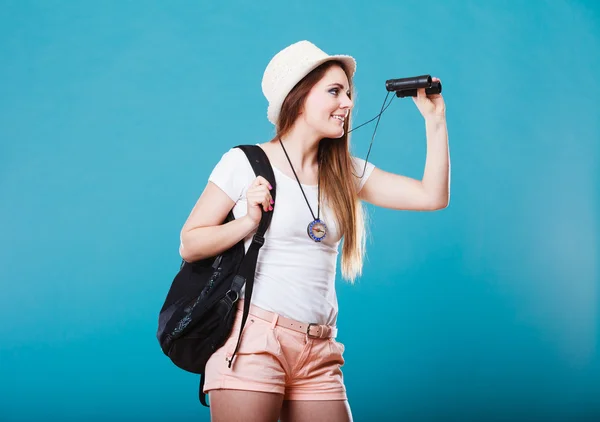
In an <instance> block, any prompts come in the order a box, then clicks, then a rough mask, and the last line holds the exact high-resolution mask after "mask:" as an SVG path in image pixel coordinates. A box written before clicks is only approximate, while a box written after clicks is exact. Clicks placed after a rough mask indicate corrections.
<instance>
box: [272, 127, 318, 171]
mask: <svg viewBox="0 0 600 422" xmlns="http://www.w3.org/2000/svg"><path fill="white" fill-rule="evenodd" d="M299 120H300V119H299ZM296 123H300V122H296ZM279 139H281V142H282V143H283V146H284V147H285V150H286V151H287V154H288V156H289V157H290V161H291V162H292V164H293V166H294V169H295V170H296V171H300V172H306V171H310V170H311V169H314V168H315V167H316V166H317V165H318V163H317V153H318V151H319V141H320V140H321V139H322V137H321V136H318V134H316V133H314V132H313V131H310V130H307V129H306V128H304V127H302V126H301V124H296V125H294V127H293V128H292V129H291V130H290V131H289V132H288V133H286V135H285V136H283V137H281V138H276V139H275V142H276V143H278V144H279ZM278 147H279V148H280V149H281V146H280V145H279V146H278ZM282 153H283V150H282Z"/></svg>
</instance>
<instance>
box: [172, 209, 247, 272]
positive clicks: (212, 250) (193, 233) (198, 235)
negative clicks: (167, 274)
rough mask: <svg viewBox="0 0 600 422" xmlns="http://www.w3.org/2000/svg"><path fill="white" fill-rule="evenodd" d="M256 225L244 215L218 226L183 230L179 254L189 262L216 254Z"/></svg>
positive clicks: (245, 234)
mask: <svg viewBox="0 0 600 422" xmlns="http://www.w3.org/2000/svg"><path fill="white" fill-rule="evenodd" d="M256 227H258V226H257V225H256V224H254V222H253V221H252V220H250V219H249V218H247V217H246V216H244V217H242V218H239V219H236V220H233V221H230V222H228V223H226V224H221V225H218V226H211V227H198V228H195V229H192V230H185V231H182V232H181V245H180V247H179V254H180V255H181V257H182V258H183V259H184V260H185V261H187V262H195V261H198V260H200V259H204V258H209V257H211V256H216V255H218V254H220V253H221V252H224V251H226V250H227V249H229V248H231V247H232V246H233V245H235V244H236V243H238V242H239V241H240V240H242V239H244V238H245V237H246V236H248V235H249V234H250V233H251V232H252V231H253V230H254V229H256Z"/></svg>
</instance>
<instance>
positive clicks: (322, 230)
mask: <svg viewBox="0 0 600 422" xmlns="http://www.w3.org/2000/svg"><path fill="white" fill-rule="evenodd" d="M279 143H280V144H281V148H283V152H284V153H285V156H286V158H287V160H288V162H289V163H290V167H291V168H292V171H293V172H294V177H296V181H297V182H298V186H299V187H300V190H301V191H302V195H304V200H305V201H306V205H308V209H309V210H310V213H311V215H312V217H313V221H311V222H310V223H309V224H308V227H307V229H306V232H307V233H308V236H309V237H310V238H311V239H312V240H314V241H315V242H320V241H322V240H323V239H324V238H325V236H327V226H326V225H325V223H324V222H323V221H321V220H320V219H319V214H320V212H321V166H320V163H319V169H318V173H319V181H318V183H317V216H316V217H315V214H314V213H313V210H312V208H311V207H310V204H309V203H308V199H307V198H306V194H305V193H304V189H302V184H301V183H300V180H299V179H298V175H297V174H296V170H294V166H293V165H292V161H291V160H290V157H289V156H288V153H287V151H286V150H285V147H284V146H283V142H281V138H279Z"/></svg>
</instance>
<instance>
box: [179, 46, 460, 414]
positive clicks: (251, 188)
mask: <svg viewBox="0 0 600 422" xmlns="http://www.w3.org/2000/svg"><path fill="white" fill-rule="evenodd" d="M355 68H356V64H355V61H354V59H353V58H352V57H350V56H341V55H338V56H329V55H327V54H326V53H324V52H323V51H322V50H320V49H319V48H318V47H316V46H315V45H314V44H312V43H310V42H308V41H301V42H298V43H295V44H293V45H291V46H289V47H287V48H285V49H284V50H282V51H281V52H279V53H278V54H277V55H275V56H274V57H273V59H272V60H271V61H270V63H269V65H268V66H267V68H266V70H265V73H264V76H263V81H262V88H263V92H264V94H265V96H266V98H267V100H268V101H269V108H268V113H267V117H268V118H269V120H270V121H271V122H272V123H273V124H275V125H276V136H275V137H274V138H273V139H272V140H270V141H269V142H266V143H263V144H259V146H260V147H261V148H262V149H263V150H264V151H265V153H266V154H267V157H268V158H269V161H270V162H271V165H272V166H273V169H274V174H275V178H276V183H277V204H274V203H273V199H272V197H271V194H270V189H271V186H270V181H269V180H265V179H264V178H262V177H255V175H254V172H253V171H252V168H251V166H250V164H249V163H248V161H247V159H246V156H245V155H244V153H243V152H242V151H241V150H239V149H237V148H232V149H230V150H229V151H227V152H226V153H225V154H224V155H223V157H222V158H221V160H220V162H219V163H218V164H217V165H216V167H215V168H214V170H213V171H212V173H211V175H210V177H209V182H208V184H207V186H206V189H205V190H204V192H203V193H202V195H201V197H200V198H199V200H198V202H197V204H196V205H195V207H194V209H193V210H192V212H191V214H190V216H189V218H188V220H187V221H186V223H185V225H184V227H183V229H182V232H181V248H180V253H181V256H182V257H183V259H185V260H186V261H195V260H198V259H202V258H206V257H210V256H215V255H217V254H219V253H220V252H222V251H224V250H226V249H227V248H229V247H231V246H232V245H234V244H235V243H237V242H239V241H240V240H241V239H244V240H245V245H246V248H248V247H249V245H250V242H251V240H252V235H253V233H254V232H255V230H256V228H257V227H258V223H259V222H260V219H261V215H262V210H265V211H267V212H273V211H274V210H276V212H274V214H273V219H272V221H271V225H270V227H269V229H268V231H267V232H266V236H265V239H266V240H265V244H264V246H263V247H262V249H261V252H260V255H259V259H258V264H257V270H256V276H255V283H254V291H253V295H252V306H251V309H250V315H249V317H248V321H247V323H246V326H245V327H244V331H243V334H242V340H241V344H240V347H239V350H238V352H237V354H236V356H235V359H233V362H232V366H231V367H229V360H230V358H231V356H232V353H233V350H234V349H235V346H236V343H237V333H238V328H239V324H240V320H241V312H240V311H238V317H237V320H236V322H235V324H234V328H233V330H232V335H231V336H230V338H229V340H228V341H227V342H226V343H225V345H223V347H221V348H220V349H219V350H217V351H216V352H215V353H214V355H213V356H212V357H211V358H210V360H209V361H208V363H207V366H206V382H205V386H204V391H205V392H207V393H208V394H209V398H210V403H211V416H212V419H213V420H214V421H237V420H240V421H242V420H243V421H245V422H249V421H257V422H258V421H260V422H262V421H276V420H277V419H278V418H281V420H283V421H321V420H322V421H328V422H335V421H349V420H351V419H352V416H351V412H350V407H349V405H348V402H347V397H346V389H345V387H344V382H343V377H342V372H341V370H340V368H341V366H342V365H343V363H344V359H343V357H342V354H343V351H344V346H343V345H342V344H341V343H339V342H337V341H336V340H335V337H336V331H337V330H336V327H335V324H336V319H337V312H338V309H337V297H336V293H335V276H336V259H337V254H338V246H339V244H340V241H341V239H342V237H343V239H344V241H343V242H341V243H342V244H343V247H342V257H341V270H342V275H343V277H344V278H346V279H347V280H350V281H353V280H354V279H355V278H356V277H357V276H359V275H360V274H361V268H362V259H363V256H364V238H365V233H364V224H363V213H362V207H361V201H367V202H369V203H371V204H374V205H378V206H381V207H386V208H392V209H398V210H437V209H441V208H444V207H446V206H447V204H448V198H449V192H448V180H449V158H448V142H447V131H446V121H445V107H444V101H443V99H442V97H441V95H434V96H430V97H427V96H426V95H425V92H424V90H419V92H418V96H417V97H416V98H415V103H416V105H417V107H418V108H419V110H420V111H421V113H422V114H423V116H424V118H425V122H426V135H427V146H428V151H427V161H426V164H425V173H424V176H423V180H422V181H418V180H414V179H411V178H408V177H405V176H401V175H396V174H392V173H387V172H385V171H383V170H380V169H378V168H375V166H373V164H370V163H365V161H363V160H361V159H359V158H356V157H352V156H351V155H350V152H349V142H348V135H347V132H348V128H349V127H350V111H351V110H352V106H353V103H352V77H353V75H354V71H355ZM436 80H437V79H436ZM232 208H233V211H234V215H235V217H236V219H235V220H234V221H232V222H229V223H227V224H221V223H222V222H223V221H224V219H225V216H226V215H227V214H228V212H229V211H230V210H231V209H232ZM240 310H241V306H240Z"/></svg>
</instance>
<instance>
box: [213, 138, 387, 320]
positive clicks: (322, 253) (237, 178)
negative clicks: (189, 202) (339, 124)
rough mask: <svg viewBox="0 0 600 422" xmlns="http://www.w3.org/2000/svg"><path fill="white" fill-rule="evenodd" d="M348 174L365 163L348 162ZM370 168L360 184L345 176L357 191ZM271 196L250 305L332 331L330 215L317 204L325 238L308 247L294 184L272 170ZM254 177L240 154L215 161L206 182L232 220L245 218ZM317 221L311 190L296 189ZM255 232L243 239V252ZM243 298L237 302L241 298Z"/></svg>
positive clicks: (336, 239) (335, 235)
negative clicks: (226, 204) (225, 200)
mask: <svg viewBox="0 0 600 422" xmlns="http://www.w3.org/2000/svg"><path fill="white" fill-rule="evenodd" d="M352 159H353V164H354V174H356V175H361V174H362V173H363V169H364V165H365V161H364V160H362V159H360V158H357V157H352ZM374 168H375V166H374V165H373V164H371V163H367V168H366V171H365V173H364V176H363V177H362V179H359V178H358V177H355V176H351V177H352V178H353V179H354V180H355V181H356V186H357V188H358V190H360V189H361V188H362V187H363V185H364V183H365V182H366V181H367V178H368V177H369V176H370V175H371V172H372V171H373V169H374ZM273 173H274V174H275V183H276V184H277V187H276V189H277V195H276V199H275V205H274V206H273V208H274V209H273V211H271V212H273V217H272V220H271V224H270V226H269V228H268V229H267V231H266V233H265V243H264V245H263V246H262V247H261V249H260V252H259V254H258V261H257V265H256V274H255V278H254V289H253V291H252V304H254V305H256V306H259V307H261V308H263V309H266V310H269V311H271V312H275V313H278V314H280V315H282V316H285V317H288V318H292V319H295V320H297V321H301V322H307V323H316V324H330V325H335V323H336V320H337V313H338V303H337V295H336V291H335V276H336V262H337V255H338V246H339V243H340V239H341V236H340V234H339V232H338V228H337V227H336V224H335V221H334V219H333V216H334V214H333V211H332V210H331V209H330V208H329V207H328V206H327V204H323V203H321V212H320V219H321V220H322V221H324V222H325V224H326V225H327V236H326V237H325V239H323V241H321V242H315V241H313V240H312V239H311V238H310V237H309V236H308V233H307V227H308V224H309V223H310V222H312V221H313V217H312V214H311V212H310V210H309V209H308V206H307V204H306V200H305V199H304V196H303V195H302V192H301V191H300V187H299V186H298V182H297V181H296V179H295V178H293V179H292V178H291V177H289V176H287V175H286V174H284V173H282V172H281V171H280V170H279V169H277V168H276V167H273ZM255 178H256V175H255V174H254V171H253V170H252V166H251V165H250V163H249V162H248V159H247V157H246V155H245V154H244V152H243V151H242V150H240V149H239V148H231V149H230V150H229V151H227V152H226V153H225V154H223V156H222V157H221V160H220V161H219V163H218V164H217V165H216V166H215V168H214V169H213V171H212V173H211V174H210V176H209V181H211V182H213V183H214V184H216V185H217V186H218V187H219V188H220V189H222V190H223V191H224V192H225V193H226V194H227V195H228V196H229V197H230V198H231V199H232V200H233V201H235V206H234V208H233V215H234V216H235V218H240V217H243V216H244V215H246V213H247V211H248V210H247V200H246V191H247V189H248V187H249V186H250V184H252V182H253V181H254V179H255ZM302 188H303V189H304V193H305V195H306V197H307V199H308V201H309V203H310V206H311V207H312V209H313V213H314V214H315V216H316V215H317V186H311V185H302ZM254 233H255V231H254V232H252V233H250V234H249V235H248V236H247V237H246V238H245V239H244V241H245V246H246V251H247V250H248V248H249V247H250V244H251V242H252V236H253V235H254ZM242 297H243V296H242Z"/></svg>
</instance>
